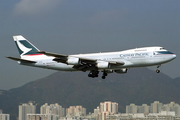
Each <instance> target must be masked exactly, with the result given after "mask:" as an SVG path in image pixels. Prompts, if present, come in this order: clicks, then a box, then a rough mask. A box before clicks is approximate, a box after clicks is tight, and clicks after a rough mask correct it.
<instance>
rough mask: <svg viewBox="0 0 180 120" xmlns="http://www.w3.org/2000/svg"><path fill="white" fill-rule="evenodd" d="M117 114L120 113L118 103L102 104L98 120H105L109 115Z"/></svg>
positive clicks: (108, 102) (107, 102)
mask: <svg viewBox="0 0 180 120" xmlns="http://www.w3.org/2000/svg"><path fill="white" fill-rule="evenodd" d="M116 113H118V103H116V102H111V101H106V102H101V103H100V108H99V113H98V116H97V119H98V120H105V119H106V116H107V115H109V114H116Z"/></svg>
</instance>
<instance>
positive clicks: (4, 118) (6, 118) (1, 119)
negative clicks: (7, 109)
mask: <svg viewBox="0 0 180 120" xmlns="http://www.w3.org/2000/svg"><path fill="white" fill-rule="evenodd" d="M0 120H10V115H9V114H3V110H2V109H0Z"/></svg>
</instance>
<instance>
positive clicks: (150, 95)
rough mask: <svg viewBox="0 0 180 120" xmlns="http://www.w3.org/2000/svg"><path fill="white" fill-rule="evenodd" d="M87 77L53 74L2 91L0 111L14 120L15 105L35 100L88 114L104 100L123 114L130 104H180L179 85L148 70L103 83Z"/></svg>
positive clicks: (117, 76) (165, 76) (112, 78)
mask: <svg viewBox="0 0 180 120" xmlns="http://www.w3.org/2000/svg"><path fill="white" fill-rule="evenodd" d="M87 74H88V73H82V72H56V73H54V74H52V75H50V76H48V77H45V78H42V79H39V80H36V81H33V82H30V83H28V84H26V85H24V86H22V87H19V88H15V89H11V90H9V91H2V92H1V94H0V103H1V104H0V108H2V109H3V110H4V112H5V113H10V114H11V118H12V119H11V120H13V119H14V118H15V117H17V116H18V105H19V104H21V103H27V102H28V101H35V102H36V103H37V104H38V107H40V106H41V105H42V104H44V103H46V102H47V103H49V104H50V103H59V104H60V105H62V106H63V107H65V108H67V107H69V106H70V105H82V106H83V107H85V108H87V111H88V112H93V109H94V108H96V107H97V106H98V105H99V103H100V102H103V101H106V100H110V101H114V102H117V103H118V104H119V111H120V112H125V106H126V105H129V104H130V103H135V104H137V105H141V104H143V103H146V104H150V103H152V102H154V101H155V100H158V101H160V102H162V103H168V102H170V101H175V102H176V103H179V104H180V101H179V99H180V87H179V86H180V82H179V81H178V80H173V79H171V78H170V77H168V76H167V75H164V74H162V73H160V74H157V73H155V71H151V70H149V69H147V68H138V69H130V70H129V71H128V73H127V74H116V73H114V74H109V75H108V77H107V78H106V79H105V80H102V79H101V78H100V77H99V78H88V77H87ZM37 112H38V113H39V111H37Z"/></svg>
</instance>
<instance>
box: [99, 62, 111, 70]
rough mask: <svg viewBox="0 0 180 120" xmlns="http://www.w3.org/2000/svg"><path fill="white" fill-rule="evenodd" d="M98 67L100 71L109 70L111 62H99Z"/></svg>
mask: <svg viewBox="0 0 180 120" xmlns="http://www.w3.org/2000/svg"><path fill="white" fill-rule="evenodd" d="M96 67H97V68H100V69H106V68H109V62H99V63H97V64H96Z"/></svg>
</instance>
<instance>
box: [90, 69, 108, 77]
mask: <svg viewBox="0 0 180 120" xmlns="http://www.w3.org/2000/svg"><path fill="white" fill-rule="evenodd" d="M107 75H108V74H107V73H106V72H105V71H103V76H102V79H105V78H106V76H107ZM98 76H99V71H96V70H91V71H90V72H89V74H88V77H92V78H95V77H98Z"/></svg>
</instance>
